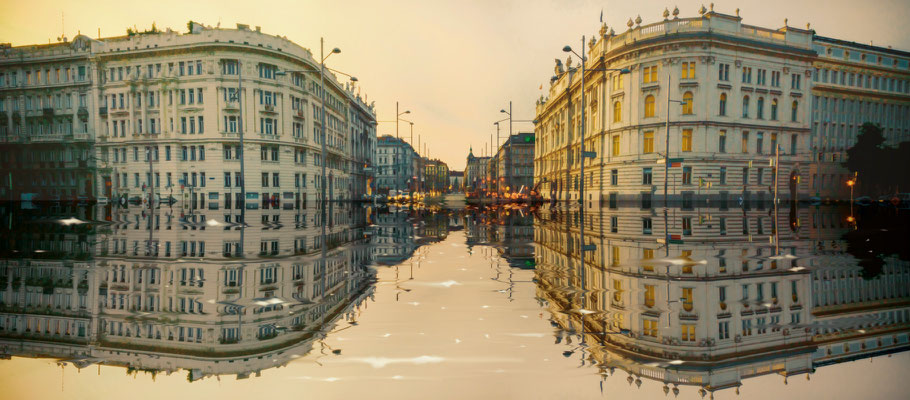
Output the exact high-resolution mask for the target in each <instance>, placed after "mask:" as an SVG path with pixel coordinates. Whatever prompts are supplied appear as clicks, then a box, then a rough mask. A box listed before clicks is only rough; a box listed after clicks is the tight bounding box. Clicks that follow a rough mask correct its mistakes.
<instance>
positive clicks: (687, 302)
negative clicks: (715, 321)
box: [682, 288, 692, 311]
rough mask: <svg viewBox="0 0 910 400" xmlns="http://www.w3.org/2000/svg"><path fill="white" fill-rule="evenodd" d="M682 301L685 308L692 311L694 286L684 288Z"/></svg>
mask: <svg viewBox="0 0 910 400" xmlns="http://www.w3.org/2000/svg"><path fill="white" fill-rule="evenodd" d="M682 303H683V310H686V311H692V288H683V290H682Z"/></svg>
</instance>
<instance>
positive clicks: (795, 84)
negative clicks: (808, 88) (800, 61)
mask: <svg viewBox="0 0 910 400" xmlns="http://www.w3.org/2000/svg"><path fill="white" fill-rule="evenodd" d="M790 76H791V80H790V88H791V89H793V90H799V86H800V83H801V82H800V81H801V80H802V78H803V77H802V75H800V74H796V73H794V74H793V75H790ZM841 80H842V81H843V78H842V79H841ZM842 83H843V82H842Z"/></svg>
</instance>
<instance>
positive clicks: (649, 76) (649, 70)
mask: <svg viewBox="0 0 910 400" xmlns="http://www.w3.org/2000/svg"><path fill="white" fill-rule="evenodd" d="M641 76H642V82H643V83H656V82H657V66H656V65H655V66H653V67H645V68H644V70H643V71H642V75H641Z"/></svg>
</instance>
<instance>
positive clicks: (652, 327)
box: [642, 319, 657, 337]
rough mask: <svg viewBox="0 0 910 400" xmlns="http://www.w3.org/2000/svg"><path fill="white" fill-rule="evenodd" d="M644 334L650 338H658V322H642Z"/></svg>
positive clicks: (648, 320) (646, 320)
mask: <svg viewBox="0 0 910 400" xmlns="http://www.w3.org/2000/svg"><path fill="white" fill-rule="evenodd" d="M642 334H644V335H645V336H650V337H657V321H654V320H650V319H645V320H642Z"/></svg>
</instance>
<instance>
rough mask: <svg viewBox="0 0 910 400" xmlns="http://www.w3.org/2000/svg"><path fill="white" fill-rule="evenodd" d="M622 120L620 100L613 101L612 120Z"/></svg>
mask: <svg viewBox="0 0 910 400" xmlns="http://www.w3.org/2000/svg"><path fill="white" fill-rule="evenodd" d="M620 121H622V102H619V101H617V102H615V103H613V122H620Z"/></svg>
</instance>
